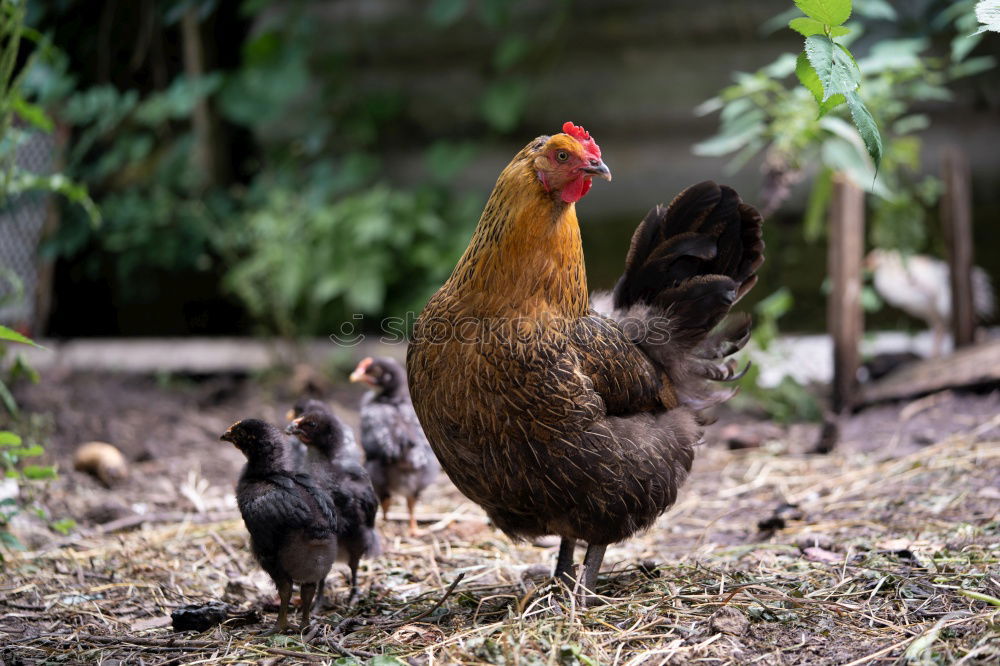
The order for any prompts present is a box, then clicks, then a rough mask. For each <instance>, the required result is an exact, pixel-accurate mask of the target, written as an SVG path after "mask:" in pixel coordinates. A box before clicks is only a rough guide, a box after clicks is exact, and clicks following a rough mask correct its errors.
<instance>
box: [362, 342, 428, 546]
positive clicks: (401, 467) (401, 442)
mask: <svg viewBox="0 0 1000 666" xmlns="http://www.w3.org/2000/svg"><path fill="white" fill-rule="evenodd" d="M351 381H352V382H363V383H365V384H368V385H369V386H371V387H372V390H371V391H369V392H368V393H366V394H365V396H364V398H362V400H361V446H362V448H363V449H364V452H365V461H366V462H365V468H366V469H367V470H368V474H369V476H371V480H372V485H373V486H374V488H375V494H376V495H377V496H378V498H379V501H380V502H381V503H382V511H383V512H384V513H385V514H386V515H388V513H389V504H390V503H391V502H392V496H393V495H402V496H403V497H405V498H406V508H407V510H408V511H409V514H410V535H411V536H413V535H416V534H417V521H416V516H415V515H414V510H415V507H416V504H417V499H418V498H419V497H420V493H421V492H423V490H424V488H426V487H427V486H429V485H430V484H431V483H432V482H433V481H434V479H435V478H437V475H438V471H439V470H440V469H441V466H440V464H439V463H438V460H437V458H436V457H435V456H434V452H433V451H432V450H431V446H430V444H429V443H428V442H427V437H425V436H424V431H423V429H422V428H421V427H420V422H419V421H418V420H417V415H416V413H415V412H414V411H413V403H411V402H410V392H409V390H408V389H407V386H406V372H405V371H404V370H403V367H402V366H401V365H400V364H399V363H398V362H397V361H395V360H394V359H391V358H385V357H380V358H370V357H369V358H366V359H364V360H363V361H361V362H360V363H358V367H357V368H355V369H354V372H352V373H351Z"/></svg>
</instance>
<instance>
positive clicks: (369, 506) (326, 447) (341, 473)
mask: <svg viewBox="0 0 1000 666" xmlns="http://www.w3.org/2000/svg"><path fill="white" fill-rule="evenodd" d="M287 432H288V434H290V435H295V436H296V437H297V438H298V439H299V440H300V441H302V442H304V443H305V445H306V446H307V447H309V449H310V453H311V455H310V464H309V475H310V476H311V477H312V478H313V479H315V481H316V484H317V485H318V486H319V487H320V488H322V489H323V490H325V491H326V492H327V493H329V494H330V497H331V498H333V502H334V504H335V505H336V507H337V513H338V518H339V519H340V520H339V529H338V530H337V537H338V539H337V545H338V549H337V551H338V553H337V554H338V561H340V562H343V563H345V564H347V566H348V567H349V568H350V570H351V595H350V598H349V601H350V600H353V599H354V597H355V596H357V593H358V563H359V562H360V561H361V558H362V557H365V556H368V557H373V556H375V555H378V554H379V551H380V547H379V539H378V534H377V533H376V532H375V514H376V513H377V511H378V500H377V499H376V497H375V491H374V490H373V489H372V482H371V479H370V478H369V477H368V472H366V471H365V468H364V467H363V466H362V465H361V463H359V462H358V461H357V460H356V459H355V458H354V457H352V456H344V455H343V450H344V440H345V433H347V432H348V428H347V427H346V426H345V425H344V424H343V423H342V422H341V421H340V419H338V418H337V417H336V416H335V415H334V414H333V412H331V411H330V410H329V408H327V407H326V405H324V404H323V403H319V404H317V405H312V406H310V407H309V409H308V410H307V411H305V412H304V413H303V414H301V415H300V416H299V417H298V418H296V419H295V420H294V421H292V422H291V423H290V424H289V426H288V429H287ZM312 453H315V455H312ZM320 594H321V596H322V587H321V588H320ZM317 603H319V600H317Z"/></svg>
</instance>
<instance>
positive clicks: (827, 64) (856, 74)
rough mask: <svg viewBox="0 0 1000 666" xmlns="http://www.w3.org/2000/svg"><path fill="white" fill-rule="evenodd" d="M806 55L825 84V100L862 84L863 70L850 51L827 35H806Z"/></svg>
mask: <svg viewBox="0 0 1000 666" xmlns="http://www.w3.org/2000/svg"><path fill="white" fill-rule="evenodd" d="M806 57H807V58H809V63H810V64H811V65H812V66H813V69H814V70H816V75H817V76H818V77H819V80H820V83H821V84H822V85H823V99H822V100H821V101H823V102H825V101H827V100H828V99H830V97H832V96H833V95H836V94H837V93H841V94H845V95H846V94H847V93H850V92H854V91H855V90H857V88H858V86H859V85H860V84H861V72H860V71H859V70H858V66H857V65H856V64H855V62H854V59H853V58H852V57H851V53H850V51H848V50H847V49H845V48H844V47H843V46H841V45H840V44H836V43H834V41H833V40H831V39H829V38H827V37H821V36H820V35H813V36H812V37H806Z"/></svg>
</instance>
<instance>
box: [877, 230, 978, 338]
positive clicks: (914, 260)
mask: <svg viewBox="0 0 1000 666" xmlns="http://www.w3.org/2000/svg"><path fill="white" fill-rule="evenodd" d="M865 265H866V267H867V268H868V269H869V270H870V271H872V274H873V278H874V280H873V281H874V283H875V291H877V292H878V295H879V296H881V297H882V298H884V299H885V300H886V301H887V302H888V303H889V304H890V305H892V306H893V307H897V308H899V309H900V310H903V311H904V312H906V313H907V314H909V315H910V316H913V317H917V318H919V319H923V320H924V321H925V322H927V325H928V326H930V327H931V331H932V332H933V346H932V352H933V355H934V356H940V354H941V351H942V349H943V348H944V339H945V333H946V332H947V329H948V324H949V322H950V320H951V286H950V282H949V275H948V273H949V268H948V264H947V263H945V262H943V261H941V260H940V259H934V258H933V257H928V256H926V255H923V254H913V255H908V256H907V255H903V254H902V253H901V252H899V251H898V250H884V249H875V250H872V251H871V252H869V253H868V256H867V257H866V258H865ZM972 306H973V309H974V310H975V312H976V316H977V317H978V318H979V319H980V320H983V321H986V320H988V319H990V318H991V317H992V316H993V312H994V310H995V307H996V298H995V296H994V294H993V285H992V284H991V283H990V276H989V275H988V274H987V273H986V271H984V270H983V269H982V268H980V267H979V266H975V267H973V269H972Z"/></svg>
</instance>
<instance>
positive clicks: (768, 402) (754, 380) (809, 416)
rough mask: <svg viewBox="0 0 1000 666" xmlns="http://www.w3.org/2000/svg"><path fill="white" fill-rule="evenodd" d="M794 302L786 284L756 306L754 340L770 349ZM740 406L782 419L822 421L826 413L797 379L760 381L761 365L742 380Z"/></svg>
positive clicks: (753, 367)
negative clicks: (771, 382)
mask: <svg viewBox="0 0 1000 666" xmlns="http://www.w3.org/2000/svg"><path fill="white" fill-rule="evenodd" d="M793 305H794V298H793V297H792V292H791V291H790V290H789V289H788V288H787V287H782V288H780V289H778V290H777V291H775V292H774V293H773V294H771V295H770V296H768V297H767V298H765V299H763V300H762V301H760V302H759V303H757V305H756V306H755V307H754V326H753V333H752V334H751V340H752V344H753V345H754V346H755V347H756V348H757V349H760V350H761V351H766V350H768V349H769V348H770V346H771V344H772V343H773V342H774V341H775V340H776V339H777V337H778V320H779V319H781V317H783V316H784V315H785V314H787V313H788V311H789V310H791V309H792V306H793ZM733 400H734V402H733V405H734V407H736V408H737V409H759V410H761V411H762V412H764V413H765V414H767V417H768V418H770V419H773V420H775V421H778V422H780V423H793V422H801V421H818V420H819V419H820V417H821V416H822V412H821V410H820V407H819V403H818V402H817V400H816V398H815V397H813V395H812V394H810V393H809V391H808V390H806V388H805V387H803V386H802V385H801V384H799V383H798V382H797V381H795V379H793V378H792V377H789V376H787V375H786V376H785V377H782V378H781V381H780V382H779V383H778V385H777V386H774V387H771V388H764V387H762V386H761V385H760V368H759V367H758V366H756V365H753V366H751V367H750V369H749V370H748V371H747V373H746V374H745V375H744V376H743V378H742V379H741V380H740V393H739V394H737V395H736V396H735V397H734V399H733Z"/></svg>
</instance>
